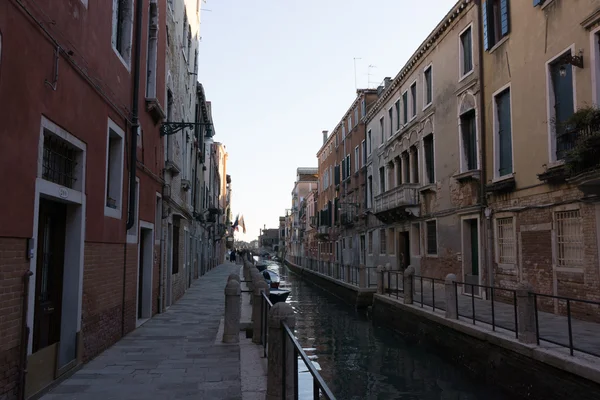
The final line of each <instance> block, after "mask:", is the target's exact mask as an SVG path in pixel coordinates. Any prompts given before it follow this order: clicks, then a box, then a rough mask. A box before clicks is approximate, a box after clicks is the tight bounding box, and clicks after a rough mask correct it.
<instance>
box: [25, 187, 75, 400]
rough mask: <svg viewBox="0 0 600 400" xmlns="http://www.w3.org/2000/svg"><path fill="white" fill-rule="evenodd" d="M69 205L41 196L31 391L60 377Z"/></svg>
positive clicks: (30, 379) (31, 359)
mask: <svg viewBox="0 0 600 400" xmlns="http://www.w3.org/2000/svg"><path fill="white" fill-rule="evenodd" d="M66 218H67V206H66V205H65V204H62V203H58V202H55V201H51V200H48V199H45V198H40V205H39V222H38V240H37V259H36V266H35V277H36V280H35V289H34V290H35V295H34V298H35V302H34V310H33V338H32V340H33V342H32V355H31V357H30V359H29V363H30V366H29V369H30V371H31V372H32V373H31V374H30V376H29V377H28V385H27V386H28V392H29V393H31V394H33V393H36V392H37V391H38V390H40V389H43V388H44V387H46V386H47V385H48V384H50V383H51V382H52V381H53V380H54V379H55V377H56V372H57V359H58V351H59V350H58V349H59V346H60V326H61V317H62V295H63V279H64V261H65V236H66Z"/></svg>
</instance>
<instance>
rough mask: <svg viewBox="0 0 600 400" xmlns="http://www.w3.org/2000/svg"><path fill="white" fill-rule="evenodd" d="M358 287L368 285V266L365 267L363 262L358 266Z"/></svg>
mask: <svg viewBox="0 0 600 400" xmlns="http://www.w3.org/2000/svg"><path fill="white" fill-rule="evenodd" d="M358 287H360V288H366V287H367V267H365V266H364V265H363V264H360V265H359V266H358Z"/></svg>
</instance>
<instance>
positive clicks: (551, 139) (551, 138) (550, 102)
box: [511, 43, 578, 169]
mask: <svg viewBox="0 0 600 400" xmlns="http://www.w3.org/2000/svg"><path fill="white" fill-rule="evenodd" d="M568 52H571V54H577V53H576V50H575V43H573V44H571V45H570V46H568V47H566V48H565V49H563V50H561V51H559V52H558V53H556V54H555V55H554V56H553V57H552V58H550V59H549V60H548V61H546V64H545V65H544V69H545V72H546V114H547V118H548V119H547V120H548V121H552V120H553V119H554V116H555V110H554V106H555V102H554V85H553V84H552V74H551V73H550V67H551V66H552V64H554V63H555V62H556V61H557V60H558V59H559V58H560V57H562V56H563V55H564V54H566V53H568ZM568 67H570V68H572V69H573V74H572V80H573V82H572V85H573V112H575V111H576V110H577V107H578V106H577V72H576V71H575V68H576V67H574V66H572V65H570V66H568ZM511 104H512V97H511ZM511 113H512V110H511ZM511 115H512V114H511ZM547 125H548V161H549V163H548V167H552V166H556V165H561V164H563V163H564V160H558V159H557V158H556V129H555V126H554V124H551V123H548V124H547ZM513 160H514V154H513ZM513 169H514V164H513Z"/></svg>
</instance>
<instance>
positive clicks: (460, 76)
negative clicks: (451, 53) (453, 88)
mask: <svg viewBox="0 0 600 400" xmlns="http://www.w3.org/2000/svg"><path fill="white" fill-rule="evenodd" d="M469 29H470V34H471V70H470V71H468V72H466V73H465V71H464V68H465V66H464V64H463V61H464V52H465V49H464V47H463V43H462V37H463V35H464V34H465V33H467V31H468V30H469ZM474 53H475V49H474V46H473V22H471V23H469V25H467V26H466V27H465V28H464V29H463V30H462V31H460V32H459V34H458V55H459V59H458V82H462V81H463V80H465V79H466V78H467V77H468V76H471V75H472V74H474V73H475V57H474Z"/></svg>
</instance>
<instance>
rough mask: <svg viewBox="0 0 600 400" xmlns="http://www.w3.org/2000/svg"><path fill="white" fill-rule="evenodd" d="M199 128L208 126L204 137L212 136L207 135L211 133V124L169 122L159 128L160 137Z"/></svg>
mask: <svg viewBox="0 0 600 400" xmlns="http://www.w3.org/2000/svg"><path fill="white" fill-rule="evenodd" d="M201 126H208V128H207V135H206V136H212V135H209V134H208V133H210V132H211V130H212V129H211V128H212V126H213V124H212V123H210V122H171V121H167V122H163V124H162V125H161V127H160V136H165V135H173V134H175V133H177V132H179V131H180V130H182V129H185V128H190V129H195V128H196V127H201Z"/></svg>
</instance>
